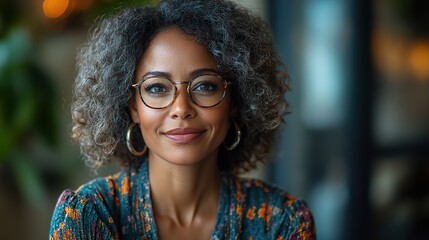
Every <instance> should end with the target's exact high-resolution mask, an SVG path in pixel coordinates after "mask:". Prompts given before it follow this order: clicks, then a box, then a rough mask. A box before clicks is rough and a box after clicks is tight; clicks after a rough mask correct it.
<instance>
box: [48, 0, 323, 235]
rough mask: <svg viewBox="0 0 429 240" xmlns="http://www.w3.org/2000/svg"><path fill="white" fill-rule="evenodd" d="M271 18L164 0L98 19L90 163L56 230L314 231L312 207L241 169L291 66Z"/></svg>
mask: <svg viewBox="0 0 429 240" xmlns="http://www.w3.org/2000/svg"><path fill="white" fill-rule="evenodd" d="M268 29H269V28H268V27H267V25H266V24H265V23H264V22H263V21H262V20H260V19H259V18H257V17H255V16H253V15H251V14H250V13H249V12H248V11H246V10H244V9H242V8H240V7H238V6H236V5H235V4H233V3H231V2H228V1H220V0H217V1H197V0H195V1H189V0H171V1H162V2H161V3H160V4H159V5H158V6H156V7H145V8H136V9H127V10H124V11H122V12H121V13H120V14H118V15H116V16H113V17H111V18H109V19H105V20H103V21H101V23H100V24H99V25H98V26H97V27H95V28H94V29H93V34H92V35H91V38H90V40H89V42H88V44H87V45H85V46H84V47H83V48H82V50H81V51H80V53H79V56H78V76H77V79H76V85H75V102H74V104H73V106H72V116H73V124H74V127H73V137H74V138H75V139H77V140H78V141H79V142H80V145H81V150H82V152H83V154H84V155H85V156H86V159H87V161H88V163H89V165H90V166H93V167H99V166H102V165H105V164H107V163H109V162H110V161H112V160H115V161H116V160H118V161H120V162H121V163H122V165H123V166H124V170H123V171H122V172H120V173H118V174H116V175H114V176H111V177H107V178H98V179H96V180H94V181H92V182H90V183H87V184H85V185H83V186H82V187H80V188H79V189H78V190H77V191H70V190H66V191H64V192H63V193H62V195H61V196H60V198H59V201H58V203H57V206H56V209H55V212H54V216H53V219H52V223H51V230H50V238H51V239H68V238H70V239H158V238H159V239H314V238H315V230H314V224H313V220H312V216H311V213H310V211H309V210H308V209H307V207H306V205H305V203H304V202H303V201H300V200H297V199H295V198H294V197H293V196H291V195H290V194H288V193H286V192H284V191H282V190H280V189H278V188H276V187H273V186H270V185H268V184H265V183H263V182H260V181H257V180H252V179H241V178H239V177H237V174H238V173H242V172H246V171H248V170H251V169H253V168H255V166H256V164H257V163H258V162H261V161H263V160H264V159H265V157H266V155H267V153H268V152H269V149H270V146H271V144H272V141H273V139H274V137H275V133H276V132H277V131H278V129H279V126H280V125H281V123H282V122H283V119H284V115H285V112H286V110H287V102H286V101H285V99H284V93H285V92H286V90H287V89H288V88H287V85H286V82H285V81H286V80H287V74H286V72H285V71H283V70H280V69H281V66H282V63H281V61H280V60H279V58H278V56H277V54H276V52H275V47H274V42H273V37H272V34H271V32H269V30H268Z"/></svg>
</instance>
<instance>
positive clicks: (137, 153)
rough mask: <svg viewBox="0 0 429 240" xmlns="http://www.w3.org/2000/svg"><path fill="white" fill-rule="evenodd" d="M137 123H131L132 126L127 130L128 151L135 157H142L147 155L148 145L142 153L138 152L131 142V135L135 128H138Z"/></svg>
mask: <svg viewBox="0 0 429 240" xmlns="http://www.w3.org/2000/svg"><path fill="white" fill-rule="evenodd" d="M136 125H137V124H136V123H134V122H133V123H131V124H130V126H129V127H128V130H127V148H128V150H129V151H130V152H131V153H132V154H133V155H134V156H137V157H139V156H141V155H143V154H145V152H146V151H147V146H146V144H145V145H144V147H143V149H142V150H141V151H137V150H136V149H135V148H134V147H133V143H132V140H131V134H132V132H133V128H134V127H135V126H136Z"/></svg>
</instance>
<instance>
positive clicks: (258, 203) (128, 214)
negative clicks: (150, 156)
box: [49, 161, 316, 240]
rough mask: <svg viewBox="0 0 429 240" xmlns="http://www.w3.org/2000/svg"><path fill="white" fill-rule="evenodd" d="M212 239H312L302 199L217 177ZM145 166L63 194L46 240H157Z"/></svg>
mask: <svg viewBox="0 0 429 240" xmlns="http://www.w3.org/2000/svg"><path fill="white" fill-rule="evenodd" d="M216 218H217V219H216V225H215V227H214V230H213V233H212V237H211V239H212V240H220V239H276V240H286V239H289V240H314V239H316V237H315V236H316V235H315V227H314V221H313V217H312V215H311V212H310V211H309V209H308V208H307V205H306V204H305V202H303V201H302V200H298V199H297V198H295V197H293V196H292V195H290V194H288V193H286V192H284V191H282V190H281V189H279V188H276V187H274V186H271V185H269V184H266V183H264V182H262V181H259V180H254V179H242V178H238V177H235V176H231V175H226V174H224V175H222V184H221V191H220V197H219V206H218V213H217V216H216ZM156 233H157V230H156V224H155V220H154V216H153V212H152V202H151V199H150V183H149V175H148V163H147V161H145V162H144V163H143V164H142V166H141V168H140V169H131V168H130V169H126V170H124V171H122V172H120V173H119V174H116V175H114V176H111V177H106V178H98V179H95V180H93V181H91V182H89V183H87V184H85V185H83V186H82V187H80V188H79V189H78V190H76V191H70V190H66V191H64V192H63V193H62V194H61V196H60V198H59V200H58V203H57V206H56V208H55V211H54V214H53V217H52V222H51V229H50V233H49V239H51V240H57V239H97V240H98V239H158V236H157V235H156Z"/></svg>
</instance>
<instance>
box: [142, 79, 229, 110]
mask: <svg viewBox="0 0 429 240" xmlns="http://www.w3.org/2000/svg"><path fill="white" fill-rule="evenodd" d="M177 84H182V83H181V82H179V83H173V82H172V81H171V80H169V79H168V78H165V77H163V76H152V77H149V78H147V79H145V80H143V82H142V84H141V86H140V94H141V97H142V100H143V102H144V103H145V104H146V105H147V106H149V107H152V108H164V107H167V106H168V105H170V104H171V103H172V102H173V101H174V99H175V95H176V90H177V88H176V86H175V85H177ZM188 84H189V85H188V93H189V95H190V98H191V100H192V101H193V102H194V103H195V104H197V105H199V106H201V107H211V106H214V105H216V104H218V103H219V102H220V101H222V99H223V97H224V95H225V88H226V87H225V84H224V81H223V80H222V78H221V77H220V76H218V75H201V76H198V77H196V78H194V79H192V80H191V81H190V82H189V83H188Z"/></svg>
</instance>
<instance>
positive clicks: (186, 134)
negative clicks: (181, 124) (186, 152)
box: [164, 128, 205, 144]
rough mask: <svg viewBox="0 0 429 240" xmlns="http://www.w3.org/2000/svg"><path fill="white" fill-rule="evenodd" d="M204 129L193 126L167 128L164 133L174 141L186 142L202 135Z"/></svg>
mask: <svg viewBox="0 0 429 240" xmlns="http://www.w3.org/2000/svg"><path fill="white" fill-rule="evenodd" d="M204 132H205V130H201V129H193V128H176V129H172V130H169V131H167V132H165V133H164V135H165V136H166V137H167V138H168V139H170V140H171V141H173V142H174V143H179V144H186V143H191V142H193V141H195V140H197V139H198V138H200V137H201V135H203V133H204Z"/></svg>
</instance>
